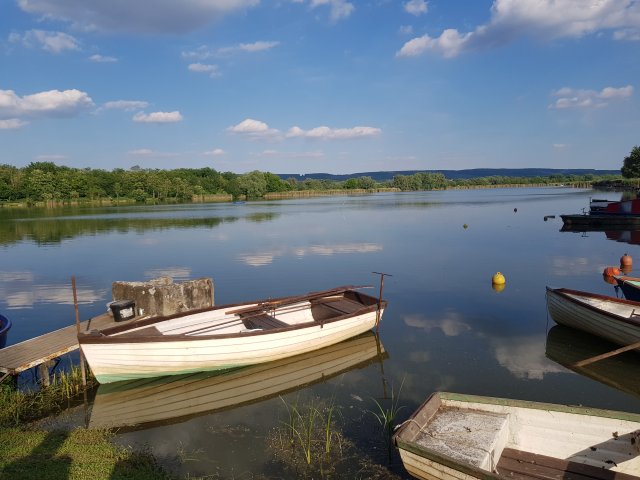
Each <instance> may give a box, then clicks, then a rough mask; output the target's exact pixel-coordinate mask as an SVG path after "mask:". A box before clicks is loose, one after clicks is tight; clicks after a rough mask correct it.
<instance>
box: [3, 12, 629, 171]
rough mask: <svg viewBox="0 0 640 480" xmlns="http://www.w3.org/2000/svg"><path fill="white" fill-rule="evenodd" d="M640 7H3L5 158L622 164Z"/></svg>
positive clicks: (233, 164)
mask: <svg viewBox="0 0 640 480" xmlns="http://www.w3.org/2000/svg"><path fill="white" fill-rule="evenodd" d="M638 79H640V0H493V1H490V0H468V1H462V0H403V1H392V0H364V1H360V0H272V1H267V0H180V1H175V0H135V1H131V0H0V164H9V165H14V166H17V167H23V166H26V165H28V164H30V163H31V162H40V161H49V162H54V163H56V164H57V165H66V166H69V167H76V168H87V167H88V168H100V169H105V170H113V169H114V168H124V169H128V168H131V167H133V166H136V165H137V166H139V167H141V168H152V169H154V168H159V169H173V168H183V167H187V168H200V167H211V168H214V169H216V170H218V171H221V172H226V171H231V172H236V173H244V172H249V171H252V170H260V171H269V172H273V173H281V174H285V173H286V174H304V173H316V172H326V173H334V174H344V173H357V172H375V171H384V170H393V171H397V170H438V169H447V170H461V169H467V168H533V167H538V168H563V169H564V168H595V169H618V168H620V167H621V166H622V163H623V160H624V157H625V156H627V155H628V154H629V153H630V151H631V149H632V148H633V147H634V146H635V145H638V144H640V108H639V107H640V101H639V100H638V96H639V94H640V92H639V91H638V88H639V85H638V83H637V82H638Z"/></svg>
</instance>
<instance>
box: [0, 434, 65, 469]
mask: <svg viewBox="0 0 640 480" xmlns="http://www.w3.org/2000/svg"><path fill="white" fill-rule="evenodd" d="M67 437H68V433H67V432H63V431H54V432H50V433H48V434H47V435H46V436H45V438H44V440H42V442H40V443H39V444H38V445H36V446H35V447H34V448H33V450H32V451H31V453H30V454H29V455H27V456H25V457H23V458H20V459H19V460H16V461H14V462H11V463H9V464H7V465H6V466H5V467H4V468H3V469H2V471H0V479H18V478H19V479H23V480H31V479H33V480H40V479H41V478H42V473H43V472H46V478H47V479H48V480H66V479H68V478H69V477H70V470H71V458H70V457H69V456H66V455H62V456H57V455H56V454H57V452H58V450H59V449H60V447H61V446H62V444H63V443H64V442H65V440H66V439H67Z"/></svg>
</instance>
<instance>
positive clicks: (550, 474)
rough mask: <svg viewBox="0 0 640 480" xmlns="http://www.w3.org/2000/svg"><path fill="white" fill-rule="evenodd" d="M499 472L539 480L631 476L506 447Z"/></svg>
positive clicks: (618, 479)
mask: <svg viewBox="0 0 640 480" xmlns="http://www.w3.org/2000/svg"><path fill="white" fill-rule="evenodd" d="M498 473H499V474H500V475H501V476H505V477H508V478H513V479H516V480H518V479H520V480H525V479H540V480H563V479H572V480H595V479H599V480H631V479H637V478H638V477H635V476H633V475H628V474H626V473H620V472H616V471H614V470H607V469H604V468H599V467H595V466H593V465H586V464H583V463H577V462H571V461H568V460H561V459H558V458H554V457H548V456H546V455H538V454H535V453H530V452H523V451H521V450H515V449H511V448H505V449H504V451H503V452H502V456H501V457H500V461H499V462H498Z"/></svg>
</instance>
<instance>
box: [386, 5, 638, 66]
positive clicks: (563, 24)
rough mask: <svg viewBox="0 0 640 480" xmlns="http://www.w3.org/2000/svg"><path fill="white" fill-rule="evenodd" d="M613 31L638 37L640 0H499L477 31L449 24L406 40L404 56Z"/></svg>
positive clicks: (447, 54) (616, 34)
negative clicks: (434, 33)
mask: <svg viewBox="0 0 640 480" xmlns="http://www.w3.org/2000/svg"><path fill="white" fill-rule="evenodd" d="M603 30H612V31H613V37H614V38H616V39H625V40H628V39H636V36H637V32H638V31H639V30H640V2H636V1H630V0H518V1H514V0H495V1H494V2H493V5H492V7H491V19H490V20H489V22H488V23H487V24H485V25H480V26H478V27H476V28H475V30H473V31H471V32H466V33H461V32H459V31H458V30H456V29H453V28H449V29H446V30H444V31H443V32H442V34H441V35H440V36H439V37H430V36H429V35H424V36H422V37H418V38H414V39H412V40H410V41H409V42H407V43H405V44H404V46H403V47H402V48H401V49H400V50H399V51H398V52H397V54H396V56H398V57H409V56H417V55H421V54H423V53H425V52H427V51H433V52H436V53H438V54H441V55H442V56H444V57H454V56H456V55H458V54H460V53H462V52H466V51H473V50H479V49H483V48H491V47H496V46H501V45H504V44H507V43H509V42H511V41H513V40H514V39H515V38H518V37H521V36H533V37H537V38H542V39H555V38H563V37H573V38H579V37H582V36H585V35H589V34H592V33H596V32H599V31H603Z"/></svg>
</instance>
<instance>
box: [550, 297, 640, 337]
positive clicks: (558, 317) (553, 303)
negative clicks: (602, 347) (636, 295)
mask: <svg viewBox="0 0 640 480" xmlns="http://www.w3.org/2000/svg"><path fill="white" fill-rule="evenodd" d="M547 309H548V310H549V314H550V315H551V318H553V320H554V321H555V322H556V323H558V324H560V325H564V326H567V327H571V328H575V329H578V330H582V331H584V332H587V333H591V334H592V335H597V336H599V337H601V338H604V339H605V340H608V341H610V342H612V343H615V344H617V345H622V346H627V345H632V344H634V343H637V342H640V302H634V301H632V300H626V299H623V298H615V297H608V296H606V295H600V294H597V293H590V292H582V291H579V290H570V289H568V288H551V287H547Z"/></svg>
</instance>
